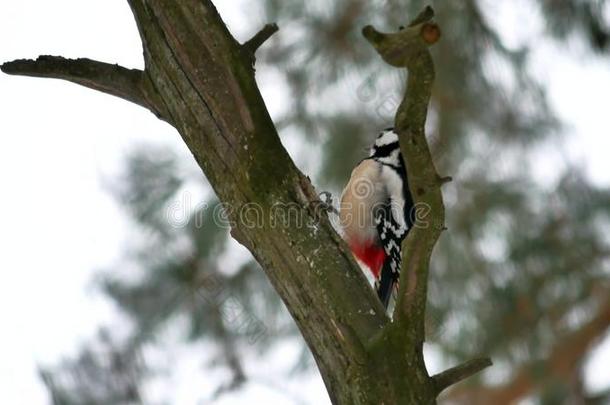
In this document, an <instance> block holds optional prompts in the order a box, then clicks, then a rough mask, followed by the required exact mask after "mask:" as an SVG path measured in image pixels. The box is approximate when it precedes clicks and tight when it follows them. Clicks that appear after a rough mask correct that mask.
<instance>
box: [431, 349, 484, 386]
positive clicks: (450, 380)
mask: <svg viewBox="0 0 610 405" xmlns="http://www.w3.org/2000/svg"><path fill="white" fill-rule="evenodd" d="M492 364H493V363H492V362H491V359H490V358H489V357H484V358H479V359H473V360H470V361H467V362H466V363H463V364H460V365H459V366H455V367H453V368H450V369H448V370H445V371H443V372H442V373H439V374H436V375H435V376H433V377H432V380H433V381H434V386H435V388H436V392H437V393H438V394H440V393H441V392H442V391H443V390H444V389H446V388H448V387H450V386H452V385H454V384H457V383H459V382H460V381H462V380H465V379H466V378H468V377H471V376H473V375H474V374H476V373H478V372H479V371H481V370H483V369H485V368H487V367H490V366H491V365H492Z"/></svg>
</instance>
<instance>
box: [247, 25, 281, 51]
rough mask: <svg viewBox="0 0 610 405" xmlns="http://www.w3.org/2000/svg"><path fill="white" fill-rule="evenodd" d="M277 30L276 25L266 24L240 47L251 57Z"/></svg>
mask: <svg viewBox="0 0 610 405" xmlns="http://www.w3.org/2000/svg"><path fill="white" fill-rule="evenodd" d="M278 30H279V27H278V26H277V24H276V23H272V24H266V25H265V26H264V27H263V28H262V29H261V30H260V31H259V32H257V33H256V34H254V36H253V37H252V38H250V39H249V40H248V41H246V42H244V44H243V45H242V46H243V47H244V49H246V50H247V51H248V52H249V53H250V54H252V56H254V54H255V53H256V50H257V49H258V48H260V47H261V45H262V44H264V43H265V41H267V40H268V39H269V38H271V36H272V35H273V34H275V33H276V32H277V31H278Z"/></svg>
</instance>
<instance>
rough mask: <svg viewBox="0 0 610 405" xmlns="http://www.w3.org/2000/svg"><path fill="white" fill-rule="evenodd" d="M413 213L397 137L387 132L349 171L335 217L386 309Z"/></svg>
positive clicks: (394, 288) (396, 281)
mask: <svg viewBox="0 0 610 405" xmlns="http://www.w3.org/2000/svg"><path fill="white" fill-rule="evenodd" d="M412 213H413V198H412V196H411V193H410V191H409V184H408V181H407V171H406V167H405V162H404V160H403V156H402V153H400V145H399V143H398V134H396V132H394V129H393V128H388V129H385V130H383V131H382V132H381V133H380V134H379V135H378V136H377V138H376V139H375V143H374V144H373V146H372V147H371V148H370V154H369V157H367V158H365V159H363V160H362V161H360V163H358V165H357V166H356V167H355V168H354V170H353V171H352V174H351V177H350V179H349V182H348V183H347V185H346V186H345V189H344V190H343V194H342V195H341V205H340V212H339V218H340V223H341V227H342V228H343V234H344V238H345V239H346V241H347V243H348V245H349V246H350V248H351V250H352V252H353V254H354V256H356V258H358V259H359V260H360V261H361V262H363V263H364V264H365V265H366V266H367V267H368V268H369V269H370V271H371V273H372V275H373V278H374V280H375V289H376V291H377V295H378V296H379V299H380V300H381V302H382V303H383V305H384V307H385V308H388V304H389V302H390V298H391V296H392V294H393V291H395V290H396V289H397V287H398V279H399V276H400V268H401V244H402V241H403V240H404V238H405V237H406V236H407V233H408V232H409V230H410V229H411V227H412V226H413V218H412V216H411V214H412Z"/></svg>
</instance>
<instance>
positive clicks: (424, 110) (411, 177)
mask: <svg viewBox="0 0 610 405" xmlns="http://www.w3.org/2000/svg"><path fill="white" fill-rule="evenodd" d="M433 17H434V12H433V10H432V8H430V7H427V8H426V9H425V10H424V11H423V12H421V13H420V14H419V15H418V16H417V17H416V18H415V19H414V20H413V21H412V22H411V23H410V24H409V25H408V26H407V28H404V29H401V30H400V31H398V32H396V33H381V32H379V31H377V30H376V29H375V28H373V27H372V26H370V25H369V26H366V27H364V29H363V30H362V33H363V35H364V37H365V38H366V39H367V40H368V41H369V42H370V43H371V44H372V45H373V47H374V48H375V50H376V51H377V52H378V53H379V55H380V56H381V57H382V58H383V60H384V61H385V62H386V63H388V64H389V65H391V66H394V67H399V68H406V69H408V71H409V72H408V73H409V74H408V81H407V89H406V94H405V96H404V98H403V100H402V103H401V104H400V106H399V108H398V111H397V113H396V117H395V122H394V129H395V131H396V132H397V133H398V137H399V141H400V149H401V152H402V154H403V156H404V158H405V165H406V169H407V177H408V182H409V189H410V191H411V194H412V196H413V199H414V202H415V205H416V206H423V207H425V208H426V211H427V214H426V215H425V217H423V218H422V217H419V216H418V217H417V218H415V220H416V223H415V224H414V226H413V227H412V228H411V230H410V231H409V234H408V236H407V238H406V239H405V241H404V242H403V249H402V252H403V264H402V269H401V274H402V277H401V282H400V287H399V292H398V298H397V303H396V307H395V309H394V314H393V318H394V322H392V323H390V324H388V325H386V326H385V327H384V331H383V333H382V336H381V337H380V338H378V341H381V342H384V345H387V344H390V345H391V346H392V349H393V351H394V352H397V351H400V350H402V351H404V350H407V352H409V351H412V352H414V353H416V355H415V356H414V357H413V360H414V361H415V362H417V363H416V364H417V365H418V366H417V367H416V368H418V369H419V368H422V369H424V370H425V364H424V362H423V354H422V350H423V342H424V337H425V331H424V326H425V312H426V300H427V284H428V271H429V264H430V256H431V255H432V249H433V248H434V245H435V244H436V242H437V240H438V238H439V237H440V234H441V232H442V231H443V230H444V229H445V207H444V204H443V198H442V194H441V190H440V187H441V185H442V184H443V183H445V182H447V181H449V180H450V178H449V177H441V176H439V174H438V173H437V171H436V168H435V166H434V162H433V160H432V155H431V153H430V149H429V147H428V143H427V140H426V134H425V125H426V117H427V114H428V104H429V101H430V97H431V94H432V85H433V83H434V76H435V72H434V62H433V60H432V56H431V55H430V51H429V49H428V48H429V46H430V45H432V44H434V43H436V42H437V41H438V40H439V38H440V29H439V27H438V25H436V23H435V22H434V21H432V18H433ZM375 345H377V346H379V344H378V343H376V342H374V344H373V345H372V347H373V348H374V347H375ZM490 365H491V360H490V359H477V360H472V361H470V362H468V363H465V364H463V365H461V366H458V367H455V368H452V369H449V370H447V371H445V372H444V373H441V374H439V375H437V376H435V377H433V378H432V379H430V378H429V377H428V375H427V373H420V374H419V375H418V377H419V378H420V379H422V380H425V379H428V380H429V381H430V383H431V386H432V388H431V389H432V391H434V393H435V396H436V395H438V393H440V391H442V390H444V389H445V388H447V387H448V386H450V385H452V384H455V383H456V382H458V381H461V380H462V379H464V378H467V377H469V376H471V375H472V374H474V373H476V372H478V371H480V370H482V369H483V368H485V367H488V366H490Z"/></svg>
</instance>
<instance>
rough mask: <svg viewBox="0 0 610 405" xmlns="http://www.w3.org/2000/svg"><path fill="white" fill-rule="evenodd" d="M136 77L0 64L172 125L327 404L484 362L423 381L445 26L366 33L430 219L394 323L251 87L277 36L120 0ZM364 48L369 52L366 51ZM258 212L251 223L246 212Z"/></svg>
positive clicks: (45, 59)
mask: <svg viewBox="0 0 610 405" xmlns="http://www.w3.org/2000/svg"><path fill="white" fill-rule="evenodd" d="M129 4H130V6H131V10H132V11H133V14H134V16H135V20H136V23H137V25H138V28H139V33H140V36H141V38H142V43H143V48H144V61H145V69H144V70H143V71H139V70H129V69H125V68H123V67H120V66H117V65H109V64H106V63H101V62H97V61H92V60H88V59H77V60H68V59H64V58H61V57H51V56H41V57H39V58H38V59H37V60H17V61H13V62H8V63H5V64H4V65H2V70H3V71H4V72H5V73H9V74H18V75H29V76H38V77H50V78H60V79H65V80H69V81H72V82H75V83H78V84H81V85H84V86H87V87H90V88H93V89H96V90H100V91H103V92H106V93H110V94H113V95H115V96H118V97H121V98H124V99H127V100H129V101H132V102H134V103H137V104H139V105H141V106H144V107H146V108H148V109H149V110H151V111H152V112H153V113H154V114H155V115H156V116H157V117H159V118H160V119H163V120H165V121H167V122H169V123H170V124H171V125H173V126H174V127H175V128H176V129H177V130H178V132H179V133H180V135H181V136H182V139H183V140H184V142H185V143H186V144H187V146H188V147H189V149H190V151H191V152H192V153H193V156H194V157H195V160H196V161H197V163H198V164H199V166H200V167H201V169H202V170H203V172H204V173H205V175H206V177H207V178H208V179H209V181H210V183H211V185H212V187H213V188H214V190H215V192H216V194H217V195H218V198H219V199H220V201H221V202H222V203H223V204H224V205H225V207H226V208H227V212H228V215H229V218H230V220H231V222H232V235H233V237H235V238H236V239H237V240H238V241H239V242H240V243H242V244H243V245H244V246H246V247H247V248H248V249H249V250H250V251H251V252H252V254H253V255H254V256H255V257H256V259H257V260H258V262H259V263H260V264H261V266H262V267H263V269H264V270H265V272H266V274H267V276H268V277H269V280H270V281H271V283H272V284H273V285H274V287H275V289H276V290H277V292H278V294H280V296H281V297H282V299H283V300H284V302H285V303H286V306H287V307H288V309H289V311H290V313H291V314H292V316H293V318H294V320H295V321H296V323H297V325H298V326H299V328H300V330H301V333H302V334H303V336H304V338H305V340H306V341H307V344H308V345H309V347H310V349H311V351H312V352H313V355H314V357H315V359H316V362H317V365H318V368H319V370H320V372H321V374H322V376H323V379H324V382H325V384H326V387H327V389H328V393H329V395H330V398H331V399H332V402H333V403H334V404H342V405H353V404H363V405H364V404H367V405H379V404H386V405H401V404H411V405H422V404H432V403H435V402H436V397H437V395H438V394H439V392H440V391H442V390H443V389H444V388H446V387H448V386H450V385H452V384H454V383H456V382H458V381H460V380H461V379H463V378H466V377H468V376H469V375H471V374H473V373H475V372H477V371H479V370H480V369H482V368H484V367H486V366H487V365H488V364H490V362H489V360H488V359H482V360H475V361H472V362H469V363H467V364H465V365H462V366H458V367H456V368H454V369H451V370H448V371H446V372H445V373H442V374H440V375H437V376H434V377H430V376H429V375H428V372H427V370H426V367H425V364H424V361H423V354H422V346H423V341H424V315H425V304H426V284H427V278H428V277H427V276H428V263H429V259H430V255H431V252H432V248H433V246H434V244H435V243H436V240H437V239H438V237H439V235H440V233H441V231H442V229H443V224H444V208H443V202H442V197H441V192H440V186H441V184H442V183H443V179H441V178H440V177H439V176H438V175H437V173H436V170H435V168H434V165H433V163H432V159H431V157H430V153H429V150H428V146H427V143H426V138H425V134H424V123H425V119H426V112H427V106H428V100H429V97H430V89H431V86H432V82H433V79H434V67H433V63H432V59H431V57H430V54H429V52H428V46H429V45H431V44H433V43H434V42H436V40H437V39H438V37H439V35H440V31H439V29H438V27H437V26H436V24H434V23H433V22H432V16H433V13H432V10H431V9H429V8H428V9H426V10H425V11H424V12H423V13H422V14H421V15H420V16H418V17H417V18H416V19H415V20H414V21H413V23H412V24H411V25H410V26H409V27H408V28H407V29H405V30H402V31H400V32H398V33H395V34H381V33H379V32H377V31H375V30H374V29H373V28H372V27H366V28H365V29H364V31H363V33H364V35H365V36H366V38H367V39H368V40H369V41H370V42H371V43H372V44H373V45H374V46H375V48H376V49H377V50H378V51H379V53H380V54H381V55H382V57H383V58H384V60H385V61H386V62H388V63H390V64H391V65H394V66H397V67H406V68H408V69H409V80H408V89H407V95H406V97H405V99H404V101H403V103H402V105H401V106H400V109H399V111H398V114H397V116H396V128H397V131H398V133H399V135H400V143H401V148H402V151H403V153H404V155H405V157H406V161H407V164H408V171H409V182H410V186H411V189H412V190H411V191H412V194H413V195H414V196H415V200H416V203H417V204H420V205H422V206H425V207H426V208H427V213H426V215H425V217H423V218H419V220H420V221H423V222H422V223H421V224H420V225H421V226H416V227H415V229H414V230H413V232H411V233H410V235H409V237H408V238H407V240H406V241H405V252H406V254H405V258H404V260H403V263H404V264H403V270H402V274H403V280H404V281H403V282H402V284H401V287H400V296H399V300H398V305H397V308H396V311H395V314H394V321H393V322H392V321H391V320H390V319H389V318H388V317H387V316H386V314H385V313H384V309H383V308H382V306H381V304H380V302H379V301H378V299H377V297H376V296H375V294H374V293H373V291H372V289H371V288H370V287H369V285H368V284H367V282H366V280H365V278H364V276H363V275H362V273H361V271H360V269H359V268H358V265H357V264H356V263H355V261H354V259H353V258H352V255H351V253H350V251H349V249H348V248H347V246H346V245H345V243H344V242H343V241H342V239H341V238H340V237H339V236H338V235H337V233H336V232H335V231H334V229H333V228H332V226H331V225H330V223H329V221H328V218H327V216H326V213H325V212H324V210H323V209H322V208H323V204H321V203H320V201H319V199H318V197H317V194H316V192H315V190H314V188H313V187H312V185H311V184H310V182H309V179H308V178H307V177H306V176H305V175H303V173H301V172H300V171H299V170H298V169H297V168H296V167H295V165H294V163H293V161H292V160H291V158H290V156H289V155H288V154H287V153H286V150H285V149H284V148H283V146H282V144H281V143H280V141H279V138H278V134H277V132H276V129H275V127H274V124H273V122H272V121H271V119H270V117H269V114H268V112H267V109H266V107H265V104H264V102H263V99H262V97H261V95H260V93H259V90H258V87H257V85H256V81H255V78H254V69H253V65H254V61H255V57H254V53H255V51H256V49H257V48H258V47H259V46H260V45H262V43H263V42H264V41H265V40H266V39H267V38H268V37H270V36H271V35H272V34H273V33H274V32H275V31H276V30H277V27H276V26H275V25H268V26H266V27H264V28H263V29H262V30H261V31H260V32H259V33H258V34H257V35H255V36H254V37H253V38H252V39H251V40H249V41H247V42H245V43H243V44H240V43H239V42H238V41H236V40H235V39H234V38H233V37H232V36H231V34H230V33H229V31H228V30H227V28H226V26H225V24H224V23H223V21H222V19H221V17H220V15H219V14H218V12H217V11H216V9H215V7H214V5H213V4H212V2H211V1H210V0H183V1H179V2H177V1H170V0H129ZM363 46H365V45H364V43H363ZM252 210H254V212H255V213H256V215H257V218H259V219H262V220H261V221H258V222H257V226H255V227H253V226H251V224H252V221H251V220H249V219H248V215H251V213H252V212H253V211H252Z"/></svg>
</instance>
